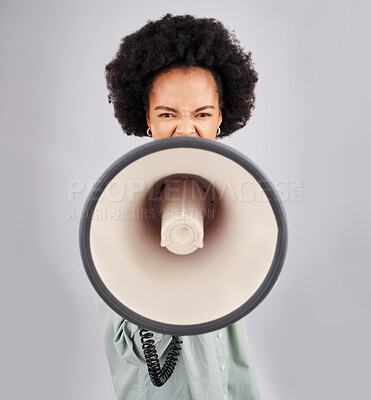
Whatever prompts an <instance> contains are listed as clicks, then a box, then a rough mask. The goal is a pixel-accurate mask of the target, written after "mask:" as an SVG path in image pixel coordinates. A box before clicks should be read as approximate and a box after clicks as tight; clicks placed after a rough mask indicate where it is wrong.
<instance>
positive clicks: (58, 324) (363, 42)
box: [0, 0, 371, 400]
mask: <svg viewBox="0 0 371 400" xmlns="http://www.w3.org/2000/svg"><path fill="white" fill-rule="evenodd" d="M370 11H371V10H370V6H369V5H368V4H367V3H366V1H365V2H361V1H350V0H348V1H347V0H342V1H329V0H326V1H319V0H315V1H294V0H286V1H274V0H271V1H264V0H263V1H246V0H245V1H242V0H241V1H231V0H230V1H228V2H216V1H214V2H212V1H204V2H197V1H192V0H191V1H188V2H175V1H161V2H155V1H154V2H153V1H151V2H150V1H135V2H125V1H100V0H90V1H86V0H85V1H71V0H67V1H63V2H54V1H41V0H37V1H28V2H27V1H10V0H2V1H1V2H0V43H1V48H0V65H1V75H0V81H1V90H0V96H1V99H0V101H1V102H0V128H1V150H0V151H1V158H0V159H1V173H2V178H1V202H2V207H1V212H2V213H1V224H0V225H1V232H2V233H1V242H0V243H1V248H2V249H1V260H2V265H1V279H0V299H1V303H0V304H1V305H0V307H1V309H0V312H1V314H0V315H1V341H0V360H1V361H0V366H1V371H0V372H1V377H2V378H1V381H2V382H1V385H0V397H1V398H2V399H6V400H12V399H17V400H18V399H23V398H27V399H30V400H31V399H35V400H50V399H54V400H66V399H79V400H85V399H86V400H99V399H102V398H103V399H114V398H115V395H114V391H113V387H112V384H111V377H110V374H109V370H108V364H107V361H106V358H105V354H104V349H103V341H102V337H101V332H100V327H99V324H98V318H97V315H96V310H95V305H94V299H93V292H92V290H93V289H92V287H91V285H90V283H89V281H88V279H87V276H86V274H85V271H84V269H83V265H82V262H81V258H80V253H79V247H78V226H79V216H80V213H81V209H82V207H83V204H84V201H85V199H86V197H87V195H88V193H89V188H90V186H91V183H92V182H93V181H94V180H95V179H97V178H98V177H99V176H100V175H101V174H102V173H103V171H104V170H105V169H106V168H107V167H108V166H109V165H111V164H112V162H114V161H115V160H116V159H117V158H119V157H120V156H121V155H123V154H125V153H126V152H127V151H128V150H130V149H132V148H135V147H137V146H138V145H140V144H144V143H148V142H149V141H150V140H151V139H149V138H144V139H141V138H133V137H127V136H125V135H124V134H123V133H122V131H121V128H120V126H119V124H118V122H117V120H116V119H115V118H114V116H113V109H112V105H110V104H108V102H107V91H106V86H105V79H104V67H105V65H106V64H107V63H108V62H109V61H110V60H111V59H112V58H113V57H114V55H115V53H116V51H117V49H118V45H119V43H120V39H121V38H122V37H123V36H125V35H127V34H129V33H131V32H133V31H135V30H137V29H139V28H140V27H141V26H142V25H143V24H145V23H146V22H147V20H149V19H158V18H160V17H161V16H163V15H164V14H165V13H167V12H171V13H173V14H184V13H191V14H193V15H196V16H207V17H215V18H217V19H220V20H221V21H222V22H224V24H225V25H226V26H227V27H229V28H230V29H232V30H234V31H235V33H236V35H237V37H238V38H239V39H240V42H241V44H242V46H243V47H244V48H245V49H246V50H247V51H252V53H253V60H254V63H255V67H256V69H257V71H258V73H259V82H258V85H257V101H256V109H255V111H254V113H253V116H252V119H251V121H250V122H249V123H248V125H247V126H246V127H245V128H244V129H243V130H242V131H239V132H237V133H235V134H234V135H233V136H232V137H231V138H230V139H225V140H223V141H222V142H223V143H224V144H227V145H229V146H232V147H234V148H236V149H238V150H240V151H241V152H243V153H244V154H246V155H247V156H248V157H249V158H251V159H252V160H253V161H254V162H255V163H256V164H257V165H258V166H259V167H260V168H261V169H262V170H263V171H264V172H265V173H266V174H267V176H268V177H269V178H270V179H271V181H272V183H273V184H274V185H275V186H276V188H277V189H279V191H280V194H281V197H282V200H283V205H284V207H285V210H286V213H287V220H288V227H289V247H288V253H287V258H286V262H285V265H284V268H283V271H282V274H281V277H280V280H279V282H278V284H277V285H276V286H275V287H274V289H273V290H272V292H271V293H270V294H269V296H268V297H267V298H266V299H265V301H264V302H263V303H262V304H261V305H260V306H259V307H258V308H257V309H255V310H254V311H253V312H252V313H251V314H250V315H248V316H247V318H246V324H247V329H248V334H249V338H250V343H251V347H252V352H253V357H254V364H255V370H256V375H257V378H258V382H259V387H260V391H261V394H262V399H263V400H328V399H336V400H348V399H357V400H368V399H370V398H371V385H370V378H369V375H370V367H369V365H370V363H369V360H370V358H371V351H370V345H369V338H370V337H371V321H370V313H371V300H370V294H369V293H370V289H369V286H370V278H371V273H370V271H369V268H370V261H369V260H370V255H369V252H370V222H371V218H370V211H369V201H370V194H371V193H370V183H369V181H368V177H369V172H370V170H371V169H370V161H369V153H370V148H371V147H370V129H369V118H370V110H369V107H370V100H369V99H370V79H369V73H370V70H371V65H370V53H369V48H370V46H369V37H370V34H371V32H370V28H368V25H369V15H370ZM76 182H77V183H76ZM72 184H74V185H77V186H75V188H76V187H78V188H79V190H81V191H80V193H75V195H74V196H72V197H71V192H70V191H69V185H72ZM298 185H299V188H296V189H294V186H298ZM298 193H299V194H298ZM195 400H197V399H195Z"/></svg>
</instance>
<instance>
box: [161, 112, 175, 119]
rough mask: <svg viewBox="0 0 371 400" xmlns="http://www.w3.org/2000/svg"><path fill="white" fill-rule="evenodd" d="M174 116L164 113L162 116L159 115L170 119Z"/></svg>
mask: <svg viewBox="0 0 371 400" xmlns="http://www.w3.org/2000/svg"><path fill="white" fill-rule="evenodd" d="M172 116H173V115H172V114H169V113H163V114H160V115H159V117H164V118H169V117H172Z"/></svg>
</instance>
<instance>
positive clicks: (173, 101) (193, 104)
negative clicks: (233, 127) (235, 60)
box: [146, 67, 222, 140]
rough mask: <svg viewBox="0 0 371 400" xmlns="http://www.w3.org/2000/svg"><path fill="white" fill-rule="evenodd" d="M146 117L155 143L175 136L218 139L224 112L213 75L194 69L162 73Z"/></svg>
mask: <svg viewBox="0 0 371 400" xmlns="http://www.w3.org/2000/svg"><path fill="white" fill-rule="evenodd" d="M146 116H147V125H148V127H149V128H150V129H151V132H152V137H153V139H154V140H158V139H164V138H169V137H176V136H191V137H202V138H205V139H210V140H215V137H216V134H217V130H218V127H219V125H220V124H221V122H222V112H221V110H220V106H219V95H218V87H217V84H216V82H215V79H214V77H213V75H212V73H211V72H210V71H207V70H204V69H202V68H198V67H192V68H188V69H183V68H174V69H172V70H170V71H168V72H165V73H162V74H160V75H159V76H157V77H156V78H155V80H154V82H153V85H152V90H151V93H150V96H149V110H148V111H147V113H146Z"/></svg>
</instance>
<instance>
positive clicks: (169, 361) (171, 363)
mask: <svg viewBox="0 0 371 400" xmlns="http://www.w3.org/2000/svg"><path fill="white" fill-rule="evenodd" d="M139 334H140V338H141V339H140V340H141V342H142V348H143V353H144V357H145V359H146V363H147V368H148V373H149V376H150V378H151V382H152V383H153V384H154V385H155V386H162V385H164V384H165V383H166V382H167V380H168V379H169V378H170V376H171V375H172V373H173V372H174V368H175V365H176V362H177V361H178V356H179V354H180V351H181V349H182V348H181V346H180V344H181V343H183V342H182V341H181V340H179V339H178V338H177V337H175V336H173V338H172V340H171V342H170V350H169V353H168V355H167V356H166V360H165V363H164V365H163V367H162V368H161V367H160V361H159V359H158V355H157V351H156V346H155V341H154V340H153V339H152V338H153V333H152V332H150V331H147V330H145V329H142V328H139Z"/></svg>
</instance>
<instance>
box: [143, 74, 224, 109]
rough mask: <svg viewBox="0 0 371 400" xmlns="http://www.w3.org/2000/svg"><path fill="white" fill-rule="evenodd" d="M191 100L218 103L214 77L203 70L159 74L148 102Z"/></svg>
mask: <svg viewBox="0 0 371 400" xmlns="http://www.w3.org/2000/svg"><path fill="white" fill-rule="evenodd" d="M185 97H186V98H188V99H190V98H193V99H194V100H195V101H196V102H197V101H202V100H208V101H211V100H213V101H215V102H217V101H218V87H217V84H216V82H215V79H214V76H213V75H212V73H211V72H210V71H208V70H205V69H203V68H198V67H193V68H187V69H184V68H174V69H172V70H170V71H168V72H165V73H161V74H160V75H159V76H157V77H156V78H155V80H154V82H153V86H152V90H151V94H150V100H152V101H155V100H164V101H165V100H166V99H169V101H170V100H176V99H177V100H178V101H180V100H182V99H183V98H185Z"/></svg>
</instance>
